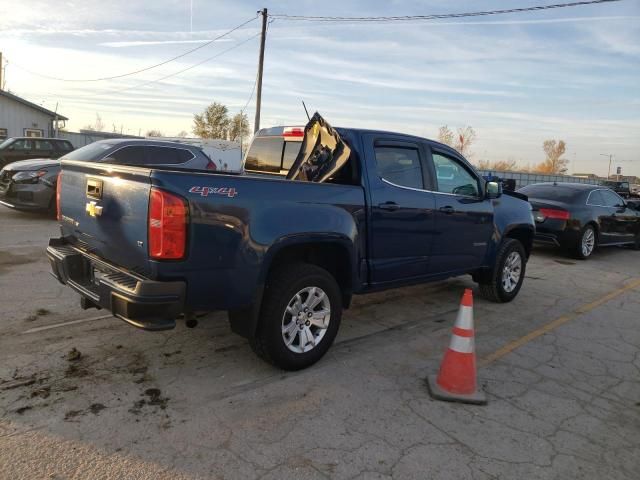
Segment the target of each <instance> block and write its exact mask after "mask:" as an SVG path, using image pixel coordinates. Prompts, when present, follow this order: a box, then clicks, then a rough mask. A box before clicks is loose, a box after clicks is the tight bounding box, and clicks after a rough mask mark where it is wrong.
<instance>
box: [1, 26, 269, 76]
mask: <svg viewBox="0 0 640 480" xmlns="http://www.w3.org/2000/svg"><path fill="white" fill-rule="evenodd" d="M256 18H258V16H257V15H256V16H255V17H252V18H250V19H249V20H247V21H245V22H243V23H241V24H240V25H237V26H235V27H233V28H232V29H231V30H228V31H226V32H225V33H223V34H221V35H218V36H217V37H216V38H214V39H212V40H209V41H208V42H205V43H203V44H202V45H198V46H197V47H195V48H192V49H191V50H187V51H186V52H183V53H181V54H180V55H176V56H175V57H172V58H170V59H168V60H165V61H163V62H160V63H156V64H155V65H150V66H148V67H145V68H141V69H140V70H134V71H132V72H127V73H122V74H120V75H114V76H111V77H101V78H60V77H53V76H50V75H44V74H42V73H37V72H34V71H31V70H29V69H27V68H24V67H21V66H20V65H18V64H16V63H13V62H12V65H13V66H14V67H17V68H19V69H20V70H24V71H25V72H27V73H30V74H31V75H36V76H38V77H42V78H47V79H49V80H57V81H60V82H101V81H104V80H115V79H117V78H123V77H128V76H131V75H136V74H138V73H142V72H146V71H149V70H152V69H154V68H157V67H160V66H162V65H166V64H167V63H170V62H173V61H174V60H177V59H179V58H182V57H185V56H187V55H189V54H190V53H193V52H195V51H197V50H200V49H201V48H204V47H206V46H208V45H211V44H212V43H213V42H215V41H217V40H220V39H221V38H224V37H226V36H227V35H229V34H231V33H233V32H235V31H236V30H238V29H240V28H242V27H244V26H245V25H247V24H248V23H250V22H253V21H254V20H255V19H256Z"/></svg>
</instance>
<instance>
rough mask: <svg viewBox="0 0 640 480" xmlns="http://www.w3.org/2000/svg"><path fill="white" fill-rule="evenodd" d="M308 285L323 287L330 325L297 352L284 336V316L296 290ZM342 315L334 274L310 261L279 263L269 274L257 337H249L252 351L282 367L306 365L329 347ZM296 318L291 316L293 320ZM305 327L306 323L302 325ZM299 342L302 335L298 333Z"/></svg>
mask: <svg viewBox="0 0 640 480" xmlns="http://www.w3.org/2000/svg"><path fill="white" fill-rule="evenodd" d="M308 287H316V288H320V289H322V290H323V291H324V293H325V294H326V297H327V298H328V302H329V305H330V311H331V313H330V316H329V325H328V327H327V328H326V330H325V332H324V336H323V337H322V338H321V339H320V341H319V343H318V344H317V345H316V346H315V347H313V348H312V349H311V350H309V351H306V352H294V351H292V350H290V349H289V347H287V345H286V344H285V339H284V338H283V333H282V329H283V319H284V315H285V311H286V309H287V307H288V306H289V303H290V302H291V301H292V300H293V299H294V297H295V296H296V294H297V293H299V292H300V291H301V290H303V289H305V288H308ZM341 318H342V297H341V295H340V288H339V286H338V283H337V282H336V280H335V278H334V277H333V276H332V275H331V274H330V273H329V272H327V271H326V270H324V269H323V268H320V267H318V266H316V265H311V264H307V263H296V264H291V265H287V266H284V267H280V268H279V269H278V270H276V271H274V272H273V273H272V274H271V275H270V276H269V280H268V282H267V285H266V286H265V291H264V297H263V301H262V308H261V310H260V320H259V322H258V329H257V332H256V335H255V337H253V338H250V339H249V343H250V345H251V348H252V349H253V351H254V352H255V353H256V354H257V355H258V356H259V357H260V358H262V359H263V360H265V361H267V362H269V363H271V364H273V365H275V366H277V367H279V368H282V369H283V370H301V369H303V368H307V367H309V366H311V365H313V364H314V363H316V362H317V361H318V360H320V359H321V358H322V357H323V356H324V354H325V353H326V352H327V350H329V347H331V344H332V343H333V341H334V339H335V337H336V335H337V333H338V328H339V326H340V319H341ZM293 321H294V318H293V317H291V322H293ZM301 328H303V327H301ZM298 335H300V337H298V343H302V337H301V335H302V334H300V333H298Z"/></svg>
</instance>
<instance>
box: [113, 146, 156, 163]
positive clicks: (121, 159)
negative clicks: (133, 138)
mask: <svg viewBox="0 0 640 480" xmlns="http://www.w3.org/2000/svg"><path fill="white" fill-rule="evenodd" d="M105 161H107V162H108V163H117V164H120V165H145V164H146V163H147V156H146V147H142V146H140V147H138V146H136V147H124V148H121V149H120V150H117V151H115V152H113V153H111V154H109V156H108V160H107V159H106V158H105Z"/></svg>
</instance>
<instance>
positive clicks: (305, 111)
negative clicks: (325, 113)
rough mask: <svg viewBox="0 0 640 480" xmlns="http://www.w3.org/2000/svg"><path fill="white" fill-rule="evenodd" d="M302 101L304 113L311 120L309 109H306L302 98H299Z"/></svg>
mask: <svg viewBox="0 0 640 480" xmlns="http://www.w3.org/2000/svg"><path fill="white" fill-rule="evenodd" d="M301 102H302V106H303V107H304V113H306V114H307V119H308V120H311V117H310V116H309V110H307V106H306V105H305V104H304V100H301Z"/></svg>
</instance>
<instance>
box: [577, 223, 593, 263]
mask: <svg viewBox="0 0 640 480" xmlns="http://www.w3.org/2000/svg"><path fill="white" fill-rule="evenodd" d="M596 240H597V234H596V229H595V228H593V225H586V226H585V227H584V228H583V229H582V232H580V236H579V237H578V240H577V242H576V245H575V246H574V248H573V254H574V256H575V257H576V258H578V259H580V260H586V259H587V258H589V257H590V256H591V255H592V254H593V252H594V251H595V249H596Z"/></svg>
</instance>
